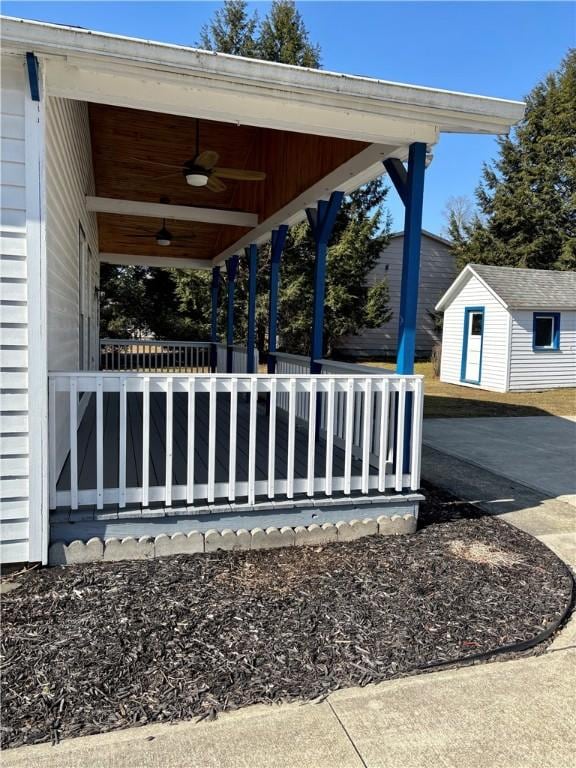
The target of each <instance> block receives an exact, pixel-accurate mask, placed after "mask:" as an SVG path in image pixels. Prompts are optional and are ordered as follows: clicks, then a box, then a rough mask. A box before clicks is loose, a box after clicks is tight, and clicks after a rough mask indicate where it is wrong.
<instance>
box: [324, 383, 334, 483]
mask: <svg viewBox="0 0 576 768" xmlns="http://www.w3.org/2000/svg"><path fill="white" fill-rule="evenodd" d="M335 386H336V382H335V381H334V379H333V378H332V377H330V380H329V382H328V402H327V403H326V491H325V492H326V495H327V496H332V465H333V462H334V399H335V394H334V390H335Z"/></svg>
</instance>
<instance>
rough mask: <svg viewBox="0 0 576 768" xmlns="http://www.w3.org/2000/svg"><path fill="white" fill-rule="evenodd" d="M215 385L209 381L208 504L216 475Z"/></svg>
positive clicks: (213, 380) (212, 493) (212, 499)
mask: <svg viewBox="0 0 576 768" xmlns="http://www.w3.org/2000/svg"><path fill="white" fill-rule="evenodd" d="M216 384H217V379H215V378H211V379H210V413H209V417H208V502H209V503H212V502H213V501H214V482H215V475H216V398H217V392H216Z"/></svg>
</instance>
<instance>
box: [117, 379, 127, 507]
mask: <svg viewBox="0 0 576 768" xmlns="http://www.w3.org/2000/svg"><path fill="white" fill-rule="evenodd" d="M126 390H127V380H126V376H120V393H119V397H120V417H119V422H120V436H119V448H118V489H119V492H118V497H119V498H118V506H119V507H120V508H121V509H123V508H124V507H125V506H126V431H127V426H126V397H127V393H126Z"/></svg>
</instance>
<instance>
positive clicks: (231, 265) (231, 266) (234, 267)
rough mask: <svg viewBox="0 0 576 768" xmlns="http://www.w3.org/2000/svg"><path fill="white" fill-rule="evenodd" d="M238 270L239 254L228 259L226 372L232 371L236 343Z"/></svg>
mask: <svg viewBox="0 0 576 768" xmlns="http://www.w3.org/2000/svg"><path fill="white" fill-rule="evenodd" d="M237 272H238V256H232V257H231V258H229V259H228V260H227V261H226V274H227V275H228V314H227V316H226V345H227V349H226V373H232V345H233V344H234V289H235V287H236V274H237Z"/></svg>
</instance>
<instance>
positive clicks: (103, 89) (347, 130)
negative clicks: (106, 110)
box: [46, 58, 501, 145]
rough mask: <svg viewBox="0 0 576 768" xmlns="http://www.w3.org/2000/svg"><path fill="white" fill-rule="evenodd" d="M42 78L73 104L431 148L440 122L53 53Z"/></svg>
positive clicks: (263, 87)
mask: <svg viewBox="0 0 576 768" xmlns="http://www.w3.org/2000/svg"><path fill="white" fill-rule="evenodd" d="M46 75H47V77H46V83H47V85H46V87H47V92H48V94H49V95H51V96H58V97H61V98H66V99H74V100H78V101H91V102H94V103H99V104H112V105H114V106H118V107H129V108H131V109H142V110H147V111H151V112H157V113H162V114H174V115H180V116H184V117H199V118H200V119H203V120H214V121H217V122H223V123H232V124H239V125H250V126H255V127H260V128H272V129H274V130H284V131H292V132H295V133H305V134H316V135H319V136H332V137H336V138H344V139H352V140H355V141H365V142H368V143H375V142H380V143H381V142H385V143H393V144H400V143H406V144H410V143H412V142H414V141H421V142H425V143H427V144H429V145H432V144H434V143H435V142H436V141H437V138H438V129H437V126H436V125H435V124H434V123H431V122H428V123H427V122H424V121H422V120H418V119H413V118H409V117H401V116H396V115H393V116H389V115H386V114H385V113H383V112H382V110H380V111H374V110H371V111H367V110H363V109H360V108H359V105H358V104H352V105H350V104H341V103H340V100H339V99H338V96H337V95H330V94H326V95H325V96H324V98H320V97H318V96H317V97H316V98H314V99H311V98H309V97H308V98H301V97H300V96H299V94H298V92H296V91H290V92H289V91H282V90H279V89H278V88H274V87H271V86H270V85H269V84H267V83H263V84H261V85H259V86H257V87H255V86H250V85H244V84H242V83H230V82H227V81H220V80H214V79H211V78H206V77H202V76H196V77H189V76H184V75H181V74H174V73H167V74H164V73H158V72H156V71H143V70H142V69H134V68H131V66H130V64H128V63H123V64H122V66H121V68H119V67H118V65H114V66H112V65H110V64H108V65H107V66H104V65H103V64H100V65H99V66H90V65H89V63H88V62H84V61H81V60H78V59H76V60H75V61H74V63H71V62H70V61H69V60H66V61H63V60H61V59H53V58H50V59H47V60H46ZM151 86H153V87H151ZM500 132H501V131H500Z"/></svg>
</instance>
